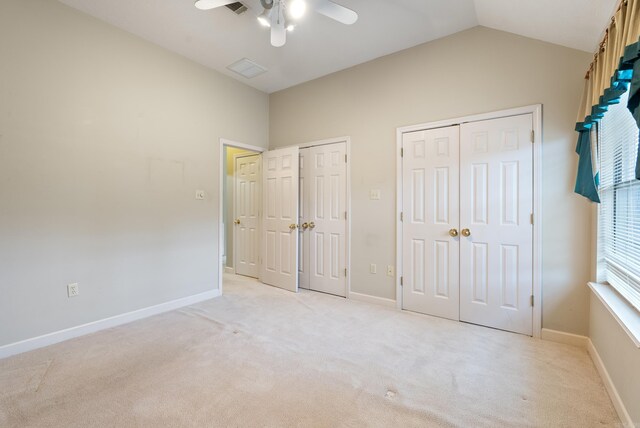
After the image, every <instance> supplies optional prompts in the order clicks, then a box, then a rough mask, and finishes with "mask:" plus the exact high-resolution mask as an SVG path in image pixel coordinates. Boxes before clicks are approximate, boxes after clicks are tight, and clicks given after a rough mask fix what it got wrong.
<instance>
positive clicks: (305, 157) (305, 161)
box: [298, 147, 311, 289]
mask: <svg viewBox="0 0 640 428" xmlns="http://www.w3.org/2000/svg"><path fill="white" fill-rule="evenodd" d="M310 151H311V148H309V147H307V148H304V149H300V156H299V159H300V186H299V188H300V190H299V191H300V197H299V201H300V212H299V216H298V227H299V229H298V236H299V244H298V245H299V246H300V247H299V256H298V277H299V286H300V288H306V289H309V232H308V231H307V229H308V228H307V227H302V226H301V225H303V224H308V222H307V220H306V219H307V218H309V216H310V214H309V209H310V208H309V207H310V204H311V201H310V198H309V172H310V170H309V162H310V159H311V158H310V157H309V156H310Z"/></svg>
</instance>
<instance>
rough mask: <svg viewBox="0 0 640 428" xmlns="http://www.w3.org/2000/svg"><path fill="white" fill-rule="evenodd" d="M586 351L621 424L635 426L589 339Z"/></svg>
mask: <svg viewBox="0 0 640 428" xmlns="http://www.w3.org/2000/svg"><path fill="white" fill-rule="evenodd" d="M587 351H589V355H590V356H591V359H592V360H593V364H594V365H595V366H596V370H598V373H599V374H600V377H601V378H602V382H603V383H604V387H605V388H606V389H607V392H608V393H609V398H611V402H612V403H613V407H614V408H615V409H616V412H618V417H619V418H620V421H621V422H622V425H623V426H625V427H628V428H633V427H635V425H634V423H633V421H632V420H631V416H629V413H628V412H627V409H626V407H625V406H624V403H623V402H622V399H621V398H620V395H618V390H616V387H615V385H614V384H613V381H612V380H611V377H610V376H609V372H607V368H606V367H605V366H604V363H603V362H602V359H601V358H600V354H598V350H597V349H596V347H595V346H594V345H593V342H592V341H591V339H589V340H587Z"/></svg>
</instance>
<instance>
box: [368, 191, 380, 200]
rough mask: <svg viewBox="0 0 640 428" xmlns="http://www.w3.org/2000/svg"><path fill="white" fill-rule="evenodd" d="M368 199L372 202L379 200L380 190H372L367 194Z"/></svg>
mask: <svg viewBox="0 0 640 428" xmlns="http://www.w3.org/2000/svg"><path fill="white" fill-rule="evenodd" d="M369 199H371V200H372V201H378V200H380V190H379V189H372V190H371V191H370V192H369Z"/></svg>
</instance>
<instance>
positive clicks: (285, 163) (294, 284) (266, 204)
mask: <svg viewBox="0 0 640 428" xmlns="http://www.w3.org/2000/svg"><path fill="white" fill-rule="evenodd" d="M262 170H263V175H262V177H263V179H262V183H263V198H262V201H263V210H262V213H263V215H262V219H263V220H262V239H261V248H262V250H261V258H262V264H261V275H260V278H261V280H262V282H264V283H265V284H269V285H273V286H276V287H280V288H284V289H286V290H290V291H294V292H297V291H298V231H297V222H298V179H299V176H298V148H297V147H291V148H286V149H280V150H273V151H269V152H265V153H263V158H262Z"/></svg>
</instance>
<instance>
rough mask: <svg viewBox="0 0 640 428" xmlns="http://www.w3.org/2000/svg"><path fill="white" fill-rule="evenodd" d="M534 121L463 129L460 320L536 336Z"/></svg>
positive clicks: (515, 120) (488, 123)
mask: <svg viewBox="0 0 640 428" xmlns="http://www.w3.org/2000/svg"><path fill="white" fill-rule="evenodd" d="M532 124H533V122H532V116H531V115H530V114H526V115H521V116H514V117H507V118H502V119H494V120H486V121H481V122H471V123H465V124H463V125H462V126H461V147H460V227H461V228H462V231H461V233H462V235H464V233H463V232H464V231H465V229H468V230H469V232H470V235H469V236H468V237H465V236H461V237H460V318H461V320H463V321H467V322H471V323H474V324H481V325H485V326H489V327H495V328H499V329H504V330H509V331H514V332H518V333H523V334H528V335H531V334H532V315H533V311H532V306H531V301H530V298H531V295H532V286H533V272H532V265H533V245H532V243H533V235H532V234H533V228H532V225H531V215H532V212H533V205H532V204H533V145H532V143H531V135H532Z"/></svg>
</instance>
